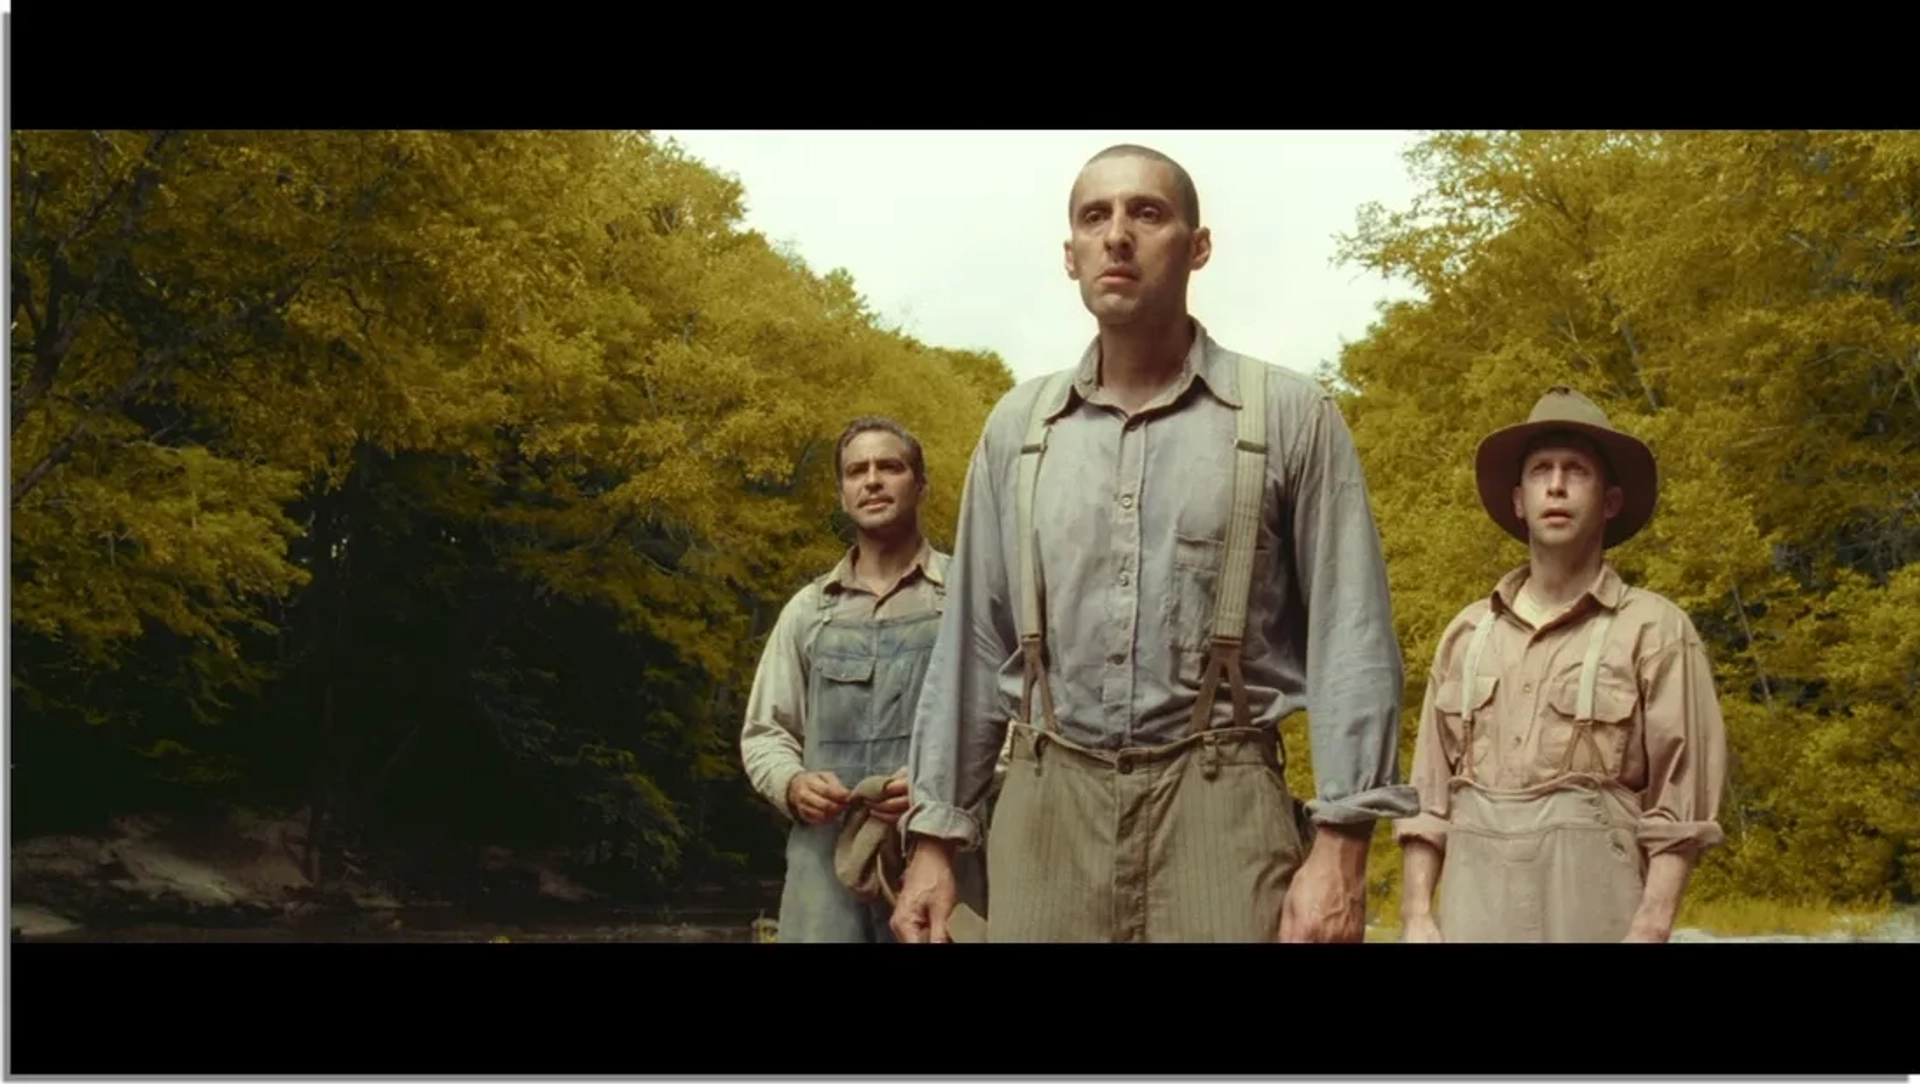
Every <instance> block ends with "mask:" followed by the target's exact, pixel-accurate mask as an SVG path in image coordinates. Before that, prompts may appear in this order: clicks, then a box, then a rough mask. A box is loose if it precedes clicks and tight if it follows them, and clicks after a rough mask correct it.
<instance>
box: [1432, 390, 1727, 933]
mask: <svg viewBox="0 0 1920 1084" xmlns="http://www.w3.org/2000/svg"><path fill="white" fill-rule="evenodd" d="M1475 471H1476V473H1477V475H1478V484H1479V490H1480V503H1481V504H1482V506H1484V507H1485V508H1486V510H1487V514H1488V515H1489V516H1491V517H1492V518H1493V521H1494V522H1495V523H1497V524H1499V525H1500V528H1501V529H1502V530H1504V531H1506V532H1507V534H1509V535H1511V536H1513V537H1514V538H1515V539H1517V540H1519V541H1520V542H1522V543H1524V544H1525V545H1526V547H1527V554H1528V559H1527V563H1526V564H1525V565H1523V566H1521V567H1520V568H1517V569H1514V570H1513V571H1512V572H1509V573H1507V574H1506V575H1505V576H1503V577H1501V579H1500V581H1499V583H1498V584H1496V585H1495V586H1494V589H1493V592H1492V593H1491V594H1490V595H1488V596H1487V597H1485V598H1481V599H1477V600H1475V601H1474V602H1473V603H1472V604H1471V605H1469V606H1467V607H1466V608H1465V609H1463V610H1461V611H1460V613H1459V615H1458V616H1456V617H1455V618H1454V619H1453V621H1452V622H1451V623H1450V624H1448V626H1447V628H1446V631H1445V632H1443V633H1442V634H1441V636H1440V645H1439V648H1438V650H1437V651H1435V653H1434V661H1433V670H1432V672H1431V673H1430V674H1429V675H1428V681H1427V692H1426V702H1425V704H1424V705H1423V706H1422V708H1421V714H1420V725H1419V733H1418V738H1417V740H1416V744H1415V748H1414V759H1413V770H1412V775H1411V780H1410V781H1411V782H1412V783H1413V785H1414V788H1415V789H1416V790H1417V791H1418V792H1419V794H1420V805H1421V811H1420V813H1419V814H1418V815H1417V816H1414V817H1411V818H1408V819H1406V820H1401V821H1397V822H1395V829H1396V831H1395V835H1396V837H1397V838H1398V839H1399V841H1400V844H1401V847H1402V849H1403V851H1404V853H1405V863H1406V865H1405V878H1404V881H1403V884H1402V904H1401V913H1402V919H1403V921H1404V933H1403V937H1404V939H1405V940H1407V941H1441V940H1445V941H1536V942H1548V941H1554V942H1557V941H1665V940H1666V939H1667V937H1668V935H1669V934H1670V933H1671V932H1672V929H1673V922H1674V917H1675V915H1676V913H1677V912H1678V910H1679V906H1680V897H1681V894H1682V892H1683V891H1684V890H1685V888H1686V883H1687V879H1688V877H1689V875H1690V874H1691V872H1692V869H1693V864H1694V862H1695V861H1696V860H1697V859H1698V857H1699V855H1700V853H1701V852H1703V851H1704V850H1706V849H1707V848H1709V847H1712V846H1715V845H1716V844H1718V843H1719V842H1720V841H1721V838H1722V833H1721V830H1720V827H1719V824H1718V816H1719V811H1720V795H1721V788H1722V785H1723V782H1724V779H1725V775H1726V736H1725V730H1724V726H1723V724H1722V720H1721V714H1720V706H1719V699H1718V694H1717V692H1716V690H1715V688H1714V683H1713V672H1712V668H1711V666H1710V665H1709V663H1708V659H1707V654H1706V650H1705V648H1704V646H1703V645H1702V644H1701V641H1700V636H1699V633H1698V632H1696V631H1695V629H1694V626H1693V622H1692V621H1691V620H1689V619H1688V617H1687V615H1686V613H1685V612H1684V611H1682V610H1681V609H1680V608H1679V607H1678V606H1676V605H1674V604H1673V603H1672V602H1671V601H1669V600H1667V599H1665V598H1663V597H1661V596H1660V595H1658V594H1656V593H1654V592H1652V591H1649V590H1647V589H1645V588H1641V587H1632V586H1629V585H1628V584H1627V583H1625V582H1624V581H1623V580H1622V579H1621V578H1620V575H1619V573H1618V572H1617V571H1615V570H1614V568H1613V567H1612V566H1611V565H1610V564H1609V563H1608V562H1607V560H1606V557H1605V552H1606V551H1607V550H1608V549H1611V548H1613V547H1616V546H1619V545H1622V544H1624V543H1626V542H1627V541H1629V540H1631V539H1632V538H1633V537H1634V536H1635V535H1637V534H1639V533H1640V531H1641V530H1642V529H1643V528H1644V527H1645V526H1646V525H1647V522H1648V520H1650V519H1651V518H1652V516H1653V512H1654V506H1655V505H1656V503H1657V502H1658V498H1659V490H1660V479H1659V471H1658V468H1657V467H1656V465H1655V462H1654V457H1653V453H1652V452H1651V451H1650V450H1649V449H1648V447H1647V446H1646V445H1645V444H1643V443H1642V442H1641V441H1639V440H1636V439H1635V438H1634V437H1632V436H1630V435H1628V434H1626V433H1624V432H1621V431H1620V430H1618V429H1615V428H1614V427H1613V426H1612V425H1611V424H1609V422H1608V420H1607V416H1606V414H1605V413H1603V412H1602V411H1601V410H1600V408H1599V407H1597V406H1595V405H1594V403H1593V402H1592V401H1591V400H1589V399H1588V398H1587V397H1586V396H1584V395H1581V394H1580V393H1579V392H1577V391H1574V390H1572V389H1570V388H1565V387H1555V388H1551V389H1549V390H1548V391H1547V393H1546V394H1545V395H1544V396H1543V397H1542V398H1541V399H1540V401H1539V402H1538V403H1537V404H1535V406H1534V408H1533V413H1532V415H1531V416H1529V417H1528V419H1527V420H1526V422H1525V423H1523V424H1520V425H1514V426H1509V427H1508V428H1505V429H1501V430H1499V431H1497V432H1495V433H1494V434H1493V435H1491V436H1489V437H1487V438H1486V440H1484V441H1483V442H1481V445H1480V450H1479V454H1478V456H1477V458H1476V462H1475ZM1443 869H1444V876H1443V875H1442V871H1443ZM1436 881H1438V887H1439V893H1438V895H1439V900H1438V916H1437V921H1436V916H1435V914H1434V902H1435V901H1434V898H1433V897H1434V895H1435V893H1434V888H1435V882H1436Z"/></svg>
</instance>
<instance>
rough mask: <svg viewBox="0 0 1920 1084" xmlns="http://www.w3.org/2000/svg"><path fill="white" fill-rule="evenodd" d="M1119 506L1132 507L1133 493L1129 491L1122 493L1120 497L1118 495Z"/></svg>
mask: <svg viewBox="0 0 1920 1084" xmlns="http://www.w3.org/2000/svg"><path fill="white" fill-rule="evenodd" d="M1120 507H1122V508H1132V507H1133V494H1131V493H1126V494H1122V495H1121V497H1120Z"/></svg>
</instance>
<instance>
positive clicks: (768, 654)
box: [740, 543, 947, 819]
mask: <svg viewBox="0 0 1920 1084" xmlns="http://www.w3.org/2000/svg"><path fill="white" fill-rule="evenodd" d="M858 553H859V547H857V546H856V547H852V548H849V549H848V550H847V553H846V555H845V556H843V557H842V558H841V559H840V562H839V563H838V564H836V565H834V567H833V570H832V571H831V572H830V573H829V574H828V575H827V577H826V578H825V580H824V581H820V580H816V581H814V582H812V583H809V584H807V585H806V586H805V587H803V588H801V589H800V590H799V591H798V592H797V593H795V594H794V596H793V597H792V598H791V599H789V600H787V604H786V605H785V606H784V607H782V608H781V610H780V618H779V620H778V621H776V622H775V623H774V626H773V632H772V634H771V635H769V636H768V637H767V646H766V647H765V648H764V649H762V650H761V652H760V667H759V669H758V670H757V671H756V672H755V673H754V675H753V691H752V692H751V693H750V694H749V695H748V697H747V715H746V722H745V724H744V725H743V726H742V727H741V731H740V759H741V762H742V763H743V764H744V765H745V767H746V771H747V779H748V781H749V782H751V783H752V784H753V789H754V790H756V791H758V792H759V793H760V795H761V796H762V797H764V798H765V799H766V800H767V801H769V802H771V803H773V806H774V808H776V809H778V810H780V811H781V812H782V813H784V814H786V815H787V817H788V818H789V819H792V818H793V817H794V812H793V809H792V807H790V806H789V805H788V804H787V788H788V787H789V786H791V785H792V783H793V777H794V776H796V775H799V774H800V773H801V772H802V771H804V770H805V765H804V759H803V751H804V749H805V740H806V739H805V735H806V724H807V681H808V670H809V667H808V660H810V659H811V658H812V657H813V641H814V638H815V636H817V635H818V633H819V631H820V628H821V626H822V625H824V624H825V623H826V620H827V617H828V616H829V611H824V610H823V609H822V608H821V605H820V593H821V592H822V591H825V592H827V593H828V594H831V595H833V596H835V602H834V606H833V609H832V610H831V611H830V613H831V616H832V617H833V618H834V619H835V620H839V619H840V618H841V617H842V616H843V615H846V616H850V617H854V618H855V619H857V620H865V621H874V620H885V619H888V618H895V617H913V616H916V615H918V614H923V613H926V612H928V611H931V610H933V609H934V608H935V607H936V606H938V604H939V602H938V599H939V593H938V592H937V591H936V587H937V586H938V585H940V584H943V583H944V582H945V579H944V576H945V571H946V563H947V557H946V555H945V554H943V553H941V552H939V551H938V550H936V549H934V548H933V547H932V545H930V544H927V543H922V544H921V546H920V553H919V555H918V556H917V557H915V558H914V563H913V566H912V567H911V568H910V569H908V571H907V572H906V574H905V575H903V576H902V577H901V578H900V581H899V582H898V583H897V584H895V585H894V586H893V588H892V589H891V590H890V591H888V592H887V593H886V594H885V595H876V594H874V593H873V592H872V591H870V590H868V589H867V588H865V587H862V586H861V585H860V584H859V583H858V582H856V580H855V579H854V574H853V565H854V558H855V557H856V556H857V555H858ZM902 766H903V767H904V765H902ZM841 782H842V783H844V784H845V785H846V786H847V787H849V788H852V787H855V786H858V785H859V783H860V780H858V779H842V780H841Z"/></svg>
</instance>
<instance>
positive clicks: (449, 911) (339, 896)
mask: <svg viewBox="0 0 1920 1084" xmlns="http://www.w3.org/2000/svg"><path fill="white" fill-rule="evenodd" d="M305 843H306V832H305V821H304V818H301V817H298V816H293V817H261V816H253V815H248V814H235V815H231V816H228V817H225V818H219V819H215V820H201V821H194V822H189V821H181V820H174V819H169V818H161V817H142V818H128V819H124V820H121V821H118V822H116V823H114V824H113V825H112V826H111V827H110V828H109V829H108V830H107V831H104V832H101V833H98V834H95V835H69V836H48V837H41V838H36V839H28V840H23V841H20V842H18V843H16V844H14V846H13V851H12V855H11V873H12V876H11V884H10V893H9V894H10V897H11V899H10V903H11V906H10V919H9V924H10V926H11V929H12V932H13V935H14V936H15V937H18V938H25V939H31V940H35V941H207V940H218V941H288V940H294V941H492V940H500V939H505V940H508V941H670V942H729V941H753V940H763V941H764V940H766V939H767V938H768V936H769V934H770V931H771V925H770V923H768V922H767V921H766V920H767V919H769V918H770V917H771V916H772V915H773V914H774V913H775V912H776V910H777V908H778V892H779V886H778V885H777V884H764V885H758V886H754V888H753V889H752V890H750V891H746V892H744V893H734V894H733V898H731V899H728V898H723V897H719V896H715V895H712V894H709V895H708V896H707V898H704V899H702V898H699V896H698V894H689V897H688V898H687V899H686V900H683V901H682V902H681V903H679V904H678V905H675V906H666V905H653V906H646V907H641V906H634V905H632V904H631V903H623V902H622V901H618V900H612V899H608V898H606V897H605V896H604V895H603V894H601V893H596V892H594V891H592V890H590V889H589V888H587V887H585V886H583V885H582V884H580V883H579V882H578V881H577V880H575V879H574V878H573V877H572V876H570V875H569V874H568V873H567V872H566V869H565V868H564V857H563V856H559V855H552V854H549V855H520V854H514V853H512V852H509V851H507V850H505V849H503V848H498V847H494V848H483V849H480V850H478V851H476V852H474V853H473V855H472V859H473V861H472V863H471V866H472V868H471V870H469V871H468V872H469V873H470V874H471V876H469V877H463V878H461V891H458V892H452V893H449V892H445V891H440V892H436V891H433V890H429V889H423V888H421V887H420V885H419V884H417V883H416V884H413V885H406V884H401V883H398V882H397V881H396V880H395V879H394V878H393V877H391V876H382V875H381V874H379V873H378V872H376V870H377V869H378V868H379V867H380V863H378V862H376V861H373V860H371V859H368V858H365V857H363V856H356V855H354V854H353V853H351V852H349V853H347V854H345V855H342V856H340V857H339V861H338V862H337V863H336V865H337V866H338V870H337V872H336V873H335V874H334V875H332V876H331V877H330V878H329V880H328V883H327V884H326V885H325V886H323V887H321V888H316V887H315V886H314V885H313V883H312V882H311V881H310V880H309V879H308V878H307V876H306V873H305V872H304V849H305ZM388 868H392V867H391V863H389V864H388ZM1395 935H1396V931H1393V930H1389V929H1386V928H1384V927H1376V928H1374V929H1371V930H1369V931H1368V940H1370V941H1375V940H1378V941H1392V940H1394V938H1395ZM1673 940H1674V941H1675V942H1680V943H1684V942H1698V941H1726V942H1737V941H1807V942H1811V941H1862V942H1866V941H1904V942H1916V941H1920V909H1915V908H1908V909H1906V910H1904V911H1902V912H1899V913H1896V914H1895V915H1893V916H1891V917H1889V918H1885V919H1876V920H1861V919H1846V920H1841V921H1840V922H1839V923H1837V925H1836V928H1835V929H1834V930H1833V931H1831V932H1828V933H1824V934H1820V935H1814V936H1809V935H1794V934H1773V935H1759V936H1741V937H1726V936H1719V935H1716V934H1715V933H1713V932H1710V931H1707V930H1700V929H1681V930H1676V931H1675V932H1674V936H1673Z"/></svg>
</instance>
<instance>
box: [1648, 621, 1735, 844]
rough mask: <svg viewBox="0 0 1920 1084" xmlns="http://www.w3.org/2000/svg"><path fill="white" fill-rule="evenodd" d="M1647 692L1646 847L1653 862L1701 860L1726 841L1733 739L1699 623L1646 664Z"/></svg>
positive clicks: (1686, 630) (1685, 627) (1685, 629)
mask: <svg viewBox="0 0 1920 1084" xmlns="http://www.w3.org/2000/svg"><path fill="white" fill-rule="evenodd" d="M1640 695H1641V697H1642V705H1643V711H1644V718H1645V721H1646V722H1645V736H1646V751H1647V786H1646V790H1645V792H1644V794H1643V797H1642V801H1641V809H1642V812H1641V815H1640V826H1639V833H1638V834H1639V839H1640V846H1641V847H1642V849H1644V850H1645V851H1646V853H1647V855H1648V856H1649V857H1652V856H1653V855H1657V854H1662V853H1666V852H1678V853H1683V854H1687V855H1690V856H1693V857H1698V855H1699V854H1700V853H1701V852H1703V851H1705V850H1707V849H1709V848H1712V847H1715V846H1718V845H1719V844H1720V843H1721V842H1722V841H1723V840H1724V839H1725V833H1724V832H1723V831H1722V829H1721V827H1720V802H1721V796H1722V794H1723V793H1724V788H1725V787H1726V780H1727V737H1726V726H1725V723H1724V721H1723V719H1722V717H1721V713H1720V696H1719V692H1718V691H1717V690H1716V689H1715V687H1714V681H1713V667H1712V665H1711V663H1710V662H1709V660H1708V658H1707V651H1706V647H1705V645H1703V644H1702V643H1701V642H1700V638H1699V636H1698V634H1697V633H1695V631H1694V629H1693V628H1692V624H1691V622H1685V623H1684V628H1683V634H1682V635H1681V637H1680V638H1679V639H1677V640H1676V641H1675V642H1673V643H1671V644H1669V645H1668V646H1666V647H1664V648H1662V649H1661V650H1660V651H1658V652H1656V653H1654V654H1652V655H1650V656H1648V657H1647V658H1646V659H1645V660H1643V661H1642V662H1641V664H1640Z"/></svg>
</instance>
